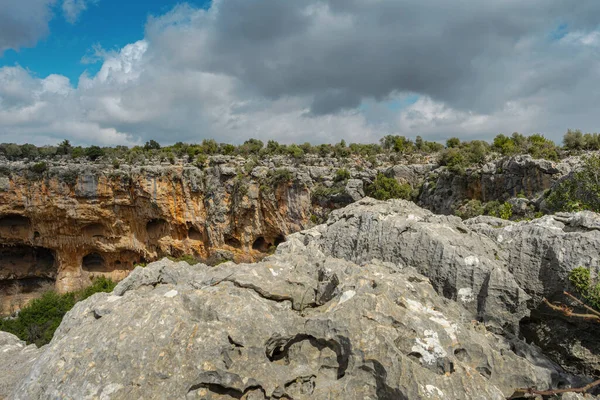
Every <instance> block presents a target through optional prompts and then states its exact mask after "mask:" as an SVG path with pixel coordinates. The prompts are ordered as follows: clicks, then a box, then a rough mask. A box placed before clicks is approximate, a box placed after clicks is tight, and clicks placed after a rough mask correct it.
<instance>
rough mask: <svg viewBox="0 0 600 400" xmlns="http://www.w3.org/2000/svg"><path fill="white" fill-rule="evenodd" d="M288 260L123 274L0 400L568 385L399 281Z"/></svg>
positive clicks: (496, 395) (158, 267) (417, 393)
mask: <svg viewBox="0 0 600 400" xmlns="http://www.w3.org/2000/svg"><path fill="white" fill-rule="evenodd" d="M288 249H290V250H291V251H288V252H287V253H286V254H285V255H284V254H281V255H277V256H273V257H269V258H268V259H266V260H265V261H263V262H261V263H258V264H241V265H235V264H233V263H227V264H222V265H219V266H217V267H207V266H205V265H197V266H194V267H190V266H188V265H187V264H186V263H178V264H176V263H173V262H170V261H168V260H163V261H161V262H157V263H153V264H151V265H149V266H148V267H146V268H145V269H143V268H138V269H136V270H135V271H134V272H133V273H132V274H131V275H130V276H129V277H128V278H126V279H125V280H124V281H123V282H121V283H120V284H119V285H118V287H117V288H116V289H115V291H114V292H113V293H112V294H97V295H95V296H93V297H92V298H90V299H89V300H87V301H84V302H82V303H79V304H78V305H77V306H76V307H75V308H74V309H73V310H72V311H71V312H70V313H69V314H68V315H67V316H66V318H65V320H64V321H63V323H62V324H61V327H60V328H59V330H58V331H57V332H56V334H55V337H54V339H53V340H52V342H51V343H50V344H49V345H47V346H46V347H44V348H43V353H42V354H41V355H40V356H39V358H37V360H36V361H35V363H34V365H33V366H32V367H31V369H30V371H29V373H28V374H27V376H25V377H24V379H23V380H22V381H21V382H20V383H19V384H18V385H17V386H16V388H15V391H14V392H13V394H12V396H11V398H14V399H28V400H30V399H47V398H61V399H93V398H103V399H131V398H144V399H164V398H172V399H179V398H190V399H194V398H201V399H233V398H243V399H274V398H280V399H281V398H282V399H299V400H300V399H390V400H391V399H452V400H460V399H469V400H472V399H481V400H484V399H485V400H491V399H504V398H506V397H507V396H510V395H511V394H512V393H513V389H514V388H517V387H529V386H532V385H534V386H539V387H550V386H556V385H559V384H561V385H562V384H566V383H568V382H569V381H570V380H571V379H572V378H571V377H570V376H569V375H567V374H565V373H564V372H562V371H561V369H560V367H558V366H557V365H555V364H553V363H552V362H550V361H549V360H547V359H546V358H544V357H543V356H542V355H540V354H539V352H538V351H537V350H536V349H535V348H533V347H531V346H527V345H525V344H521V345H520V347H519V348H518V349H517V348H515V345H514V344H511V343H510V342H509V341H507V340H506V339H503V338H502V337H500V336H497V335H495V334H493V333H491V332H489V331H487V330H486V329H485V327H484V326H483V325H481V324H479V323H477V322H473V321H472V320H471V318H470V316H471V315H470V313H469V312H468V311H467V310H465V309H464V308H463V307H462V306H460V305H459V304H458V303H456V302H452V301H448V300H446V299H444V298H442V297H440V296H439V295H437V294H436V292H435V291H434V289H433V287H432V286H431V284H430V283H429V281H428V280H427V278H425V277H424V276H423V275H421V274H418V273H417V272H416V271H415V270H414V269H413V268H410V267H404V268H402V267H401V266H398V265H394V264H390V263H384V262H377V261H374V262H370V263H366V264H365V265H363V266H358V265H356V264H354V263H351V262H348V261H344V260H340V259H333V258H328V257H325V256H324V255H323V254H321V253H320V252H319V251H317V250H315V249H314V248H311V247H310V246H309V247H304V246H302V245H300V244H299V243H298V242H293V243H291V246H288ZM12 356H13V357H14V355H12ZM0 357H3V356H2V355H0ZM0 360H1V358H0Z"/></svg>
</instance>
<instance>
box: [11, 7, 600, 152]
mask: <svg viewBox="0 0 600 400" xmlns="http://www.w3.org/2000/svg"><path fill="white" fill-rule="evenodd" d="M124 3H127V4H124ZM599 105H600V1H598V0H577V1H573V0H528V1H523V0H486V1H481V0H461V1H448V0H293V1H292V0H213V1H212V2H211V1H192V2H188V3H178V2H176V1H170V0H163V1H160V0H147V1H144V2H129V1H128V2H124V1H121V0H19V1H16V0H0V142H17V143H25V142H29V143H35V144H54V143H57V142H59V141H60V140H62V139H64V138H67V139H70V140H71V141H72V142H73V143H76V144H100V145H116V144H128V145H132V144H139V143H143V142H145V141H146V140H148V139H156V140H158V141H160V142H161V143H163V144H169V143H174V142H176V141H187V142H198V141H200V140H202V139H203V138H215V139H216V140H217V141H219V142H232V143H240V142H243V141H244V140H246V139H248V138H250V137H254V138H259V139H262V140H268V139H276V140H278V141H280V142H284V143H290V142H304V141H310V142H312V143H323V142H328V143H333V142H337V141H339V140H340V139H342V138H344V139H345V140H346V141H347V142H376V141H378V139H379V138H380V137H381V136H383V135H385V134H400V135H406V136H409V137H415V136H416V135H421V136H423V137H424V138H427V139H429V140H445V139H446V138H448V137H451V136H458V137H460V138H464V139H490V138H493V137H494V136H495V135H497V134H498V133H506V134H510V133H512V132H514V131H519V132H522V133H526V134H530V133H536V132H540V133H543V134H545V135H546V136H547V137H550V138H552V139H554V140H556V141H557V142H560V141H561V138H562V135H563V134H564V132H565V131H566V130H567V129H568V128H579V129H582V130H584V131H586V132H596V131H600V128H599V126H600V107H599Z"/></svg>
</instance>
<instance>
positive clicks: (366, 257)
mask: <svg viewBox="0 0 600 400" xmlns="http://www.w3.org/2000/svg"><path fill="white" fill-rule="evenodd" d="M293 243H301V244H302V245H303V246H307V247H309V248H314V249H315V250H317V251H321V252H323V253H324V254H326V255H330V256H333V257H338V258H343V259H346V260H351V261H353V262H356V263H364V262H368V261H370V260H372V259H380V260H384V261H388V262H392V263H394V264H398V265H404V266H411V267H414V268H415V269H416V270H417V271H418V272H419V273H422V274H424V275H426V276H427V277H429V279H430V280H431V282H432V284H433V286H434V288H435V289H436V291H437V292H438V293H439V294H441V295H443V296H444V297H446V298H449V299H452V300H456V301H458V302H460V303H462V304H463V305H464V306H465V307H466V308H467V309H468V310H470V311H471V313H472V316H473V318H476V319H478V320H480V321H482V322H484V323H485V325H486V326H487V328H488V329H491V330H493V331H495V332H498V333H503V334H507V333H513V334H525V335H526V337H527V339H528V340H531V341H534V342H536V343H537V344H538V345H540V346H542V347H543V349H544V351H546V352H548V353H549V354H552V356H553V357H554V359H555V360H557V361H559V362H560V363H561V365H563V366H564V367H566V368H568V369H569V370H570V371H572V372H584V373H588V374H594V373H596V371H600V357H599V356H597V355H598V354H600V341H599V340H598V338H597V337H596V336H597V335H596V334H595V332H596V329H595V328H594V326H592V324H590V323H586V322H579V321H574V320H568V319H565V318H564V316H562V315H559V314H557V313H556V312H554V311H550V312H549V310H548V308H547V307H546V306H545V305H544V304H543V303H542V300H543V298H544V297H546V298H548V299H550V300H558V301H564V297H563V295H562V293H563V291H564V290H565V289H569V288H570V284H569V280H568V275H569V272H570V271H571V270H573V269H574V268H577V267H580V266H583V267H586V268H591V269H592V270H596V271H597V270H598V269H600V253H599V252H598V249H600V216H599V215H598V214H596V213H592V212H579V213H562V214H557V215H551V216H550V215H548V216H544V217H542V218H539V219H535V220H532V221H523V222H510V221H505V220H501V219H498V218H493V217H477V218H473V219H471V220H466V221H462V220H461V219H460V218H458V217H454V216H444V215H435V214H433V213H431V212H430V211H427V210H424V209H422V208H420V207H418V206H416V205H415V204H413V203H411V202H408V201H403V200H391V201H388V202H381V201H377V200H373V199H369V198H365V199H363V200H361V201H359V202H356V203H354V204H351V205H350V206H348V207H346V208H344V209H341V210H337V211H334V212H333V213H332V214H331V216H330V218H329V220H328V222H327V224H326V225H320V226H317V227H315V228H312V229H309V230H306V231H303V232H299V233H296V234H293V235H290V236H289V238H288V243H285V244H284V245H283V247H282V248H281V249H280V251H282V252H285V251H286V250H285V247H286V246H292V245H293Z"/></svg>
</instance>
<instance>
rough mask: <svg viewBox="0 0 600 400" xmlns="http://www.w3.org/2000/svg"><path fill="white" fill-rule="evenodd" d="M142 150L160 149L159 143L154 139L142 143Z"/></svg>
mask: <svg viewBox="0 0 600 400" xmlns="http://www.w3.org/2000/svg"><path fill="white" fill-rule="evenodd" d="M144 150H160V143H158V142H157V141H156V140H150V141H148V142H146V144H145V145H144Z"/></svg>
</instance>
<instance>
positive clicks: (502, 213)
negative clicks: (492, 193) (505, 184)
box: [484, 201, 513, 220]
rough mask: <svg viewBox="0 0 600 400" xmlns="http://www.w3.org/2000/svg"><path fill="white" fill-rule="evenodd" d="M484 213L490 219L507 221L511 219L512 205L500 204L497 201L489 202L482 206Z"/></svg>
mask: <svg viewBox="0 0 600 400" xmlns="http://www.w3.org/2000/svg"><path fill="white" fill-rule="evenodd" d="M484 213H485V214H487V215H491V216H492V217H497V218H502V219H506V220H509V219H510V218H511V217H512V214H513V211H512V205H511V204H510V203H500V202H499V201H490V202H489V203H486V204H485V206H484Z"/></svg>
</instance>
